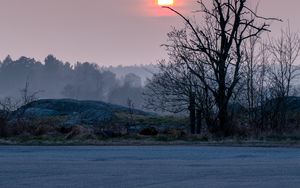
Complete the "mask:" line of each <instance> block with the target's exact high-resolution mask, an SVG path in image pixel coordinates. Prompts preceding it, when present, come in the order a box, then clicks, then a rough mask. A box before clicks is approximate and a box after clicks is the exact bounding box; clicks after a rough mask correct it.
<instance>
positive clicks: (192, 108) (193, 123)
mask: <svg viewBox="0 0 300 188" xmlns="http://www.w3.org/2000/svg"><path fill="white" fill-rule="evenodd" d="M189 111H190V126H191V134H195V129H196V104H195V96H194V94H191V95H190V106H189Z"/></svg>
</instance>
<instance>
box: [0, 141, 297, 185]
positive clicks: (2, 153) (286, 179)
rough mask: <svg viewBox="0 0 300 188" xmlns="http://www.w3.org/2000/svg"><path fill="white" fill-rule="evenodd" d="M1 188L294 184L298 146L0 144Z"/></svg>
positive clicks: (295, 181)
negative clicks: (46, 145) (72, 145)
mask: <svg viewBox="0 0 300 188" xmlns="http://www.w3.org/2000/svg"><path fill="white" fill-rule="evenodd" d="M0 187H1V188H19V187H28V188H56V187H58V188H90V187H91V188H98V187H99V188H102V187H103V188H202V187H203V188H234V187H238V188H240V187H242V188H248V187H249V188H250V187H251V188H252V187H255V188H260V187H261V188H268V187H270V188H299V187H300V149H297V148H239V147H196V146H141V147H134V146H128V147H116V146H109V147H77V146H75V147H65V146H64V147H54V146H53V147H45V146H41V147H27V146H26V147H25V146H23V147H22V146H0Z"/></svg>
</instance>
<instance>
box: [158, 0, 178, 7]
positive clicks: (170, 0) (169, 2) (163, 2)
mask: <svg viewBox="0 0 300 188" xmlns="http://www.w3.org/2000/svg"><path fill="white" fill-rule="evenodd" d="M157 4H158V5H159V6H173V5H174V0H157Z"/></svg>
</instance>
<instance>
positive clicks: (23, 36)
mask: <svg viewBox="0 0 300 188" xmlns="http://www.w3.org/2000/svg"><path fill="white" fill-rule="evenodd" d="M248 1H249V2H251V5H253V6H255V4H256V3H257V1H258V0H248ZM195 2H196V0H175V7H174V8H176V9H177V10H179V11H181V12H183V13H184V14H186V15H192V13H191V12H192V11H194V10H196V9H197V4H196V3H195ZM259 3H260V7H259V12H260V14H261V15H263V16H268V17H277V18H281V19H283V20H285V21H287V20H289V22H290V25H291V26H292V29H293V30H295V31H299V30H300V22H299V21H298V19H299V18H300V11H299V7H300V1H299V0H260V2H259ZM166 11H167V10H162V9H161V8H160V7H158V6H156V5H155V0H0V58H1V59H4V58H5V57H6V56H7V55H8V54H10V55H11V57H12V58H13V59H16V58H19V57H20V56H27V57H33V58H35V59H37V60H40V61H43V59H44V58H45V57H46V56H47V55H48V54H53V55H55V56H56V57H58V58H59V59H62V60H64V61H68V62H70V63H75V62H78V61H79V62H85V61H88V62H94V63H97V64H99V65H101V66H102V65H104V66H109V65H134V64H149V63H156V62H157V60H159V59H162V58H165V57H166V53H165V52H164V49H163V48H162V47H161V46H160V45H161V44H163V43H165V42H166V40H167V37H166V34H167V32H168V31H170V30H171V27H172V26H176V27H180V26H181V25H182V20H181V19H180V18H179V17H178V16H176V15H174V14H172V13H170V12H166ZM286 23H287V22H285V23H275V24H273V26H272V28H271V29H273V33H272V35H276V34H279V31H280V28H282V27H285V26H286V25H287V24H286Z"/></svg>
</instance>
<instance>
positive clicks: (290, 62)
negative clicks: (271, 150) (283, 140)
mask: <svg viewBox="0 0 300 188" xmlns="http://www.w3.org/2000/svg"><path fill="white" fill-rule="evenodd" d="M270 52H271V55H272V62H273V63H272V66H271V70H270V80H271V81H272V88H271V89H272V90H271V92H272V95H273V98H274V103H275V104H274V105H275V108H274V109H275V111H274V120H275V122H274V125H273V126H274V127H273V128H276V129H278V130H279V131H281V129H282V126H283V125H285V124H286V107H287V102H288V97H289V96H291V91H292V82H293V80H295V78H296V77H297V76H298V75H299V66H297V64H296V60H297V58H298V57H299V53H300V36H299V34H298V33H293V32H291V29H290V27H288V28H287V29H286V30H285V31H282V32H281V36H280V37H279V38H277V39H273V40H271V41H270Z"/></svg>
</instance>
